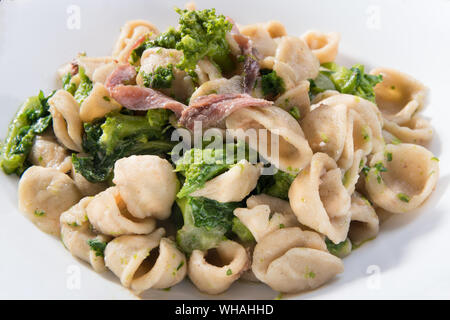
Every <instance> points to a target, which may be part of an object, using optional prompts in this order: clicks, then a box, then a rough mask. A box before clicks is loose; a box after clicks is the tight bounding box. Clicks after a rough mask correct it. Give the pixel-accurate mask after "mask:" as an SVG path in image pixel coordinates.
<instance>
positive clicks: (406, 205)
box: [365, 143, 439, 213]
mask: <svg viewBox="0 0 450 320" xmlns="http://www.w3.org/2000/svg"><path fill="white" fill-rule="evenodd" d="M370 167H371V169H370V171H369V172H368V174H367V179H366V183H365V186H366V189H367V192H368V194H369V197H370V199H371V200H372V201H373V202H374V203H375V204H376V205H377V206H379V207H381V208H383V209H385V210H387V211H389V212H393V213H404V212H408V211H411V210H413V209H415V208H417V207H419V206H420V205H421V204H422V203H423V202H424V201H425V200H426V199H427V198H428V197H429V195H430V194H431V192H432V191H433V189H434V188H435V187H436V183H437V180H438V176H439V163H438V161H437V159H436V158H435V157H434V156H433V154H432V153H431V152H430V151H428V150H427V149H425V148H424V147H422V146H418V145H414V144H406V143H405V144H399V145H393V144H388V145H387V146H386V150H385V151H384V152H379V153H376V154H374V155H373V157H372V159H371V161H370Z"/></svg>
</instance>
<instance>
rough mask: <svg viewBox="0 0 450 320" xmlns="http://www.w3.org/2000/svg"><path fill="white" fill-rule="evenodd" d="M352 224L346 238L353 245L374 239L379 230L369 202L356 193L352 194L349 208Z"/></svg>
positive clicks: (376, 218) (373, 210)
mask: <svg viewBox="0 0 450 320" xmlns="http://www.w3.org/2000/svg"><path fill="white" fill-rule="evenodd" d="M350 212H351V216H352V222H351V223H350V230H349V231H348V237H349V238H350V240H351V241H352V244H353V245H359V244H361V243H362V242H364V241H366V240H369V239H372V238H374V237H376V235H377V234H378V229H379V221H378V216H377V214H376V212H375V209H374V208H373V207H372V206H371V204H370V202H369V200H367V199H366V198H364V197H363V196H362V195H361V194H359V193H358V192H355V193H354V194H352V205H351V207H350Z"/></svg>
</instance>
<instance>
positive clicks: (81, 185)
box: [70, 164, 108, 197]
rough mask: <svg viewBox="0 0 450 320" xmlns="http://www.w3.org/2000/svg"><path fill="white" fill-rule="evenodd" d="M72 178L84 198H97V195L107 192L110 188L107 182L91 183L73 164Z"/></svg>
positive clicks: (71, 169)
mask: <svg viewBox="0 0 450 320" xmlns="http://www.w3.org/2000/svg"><path fill="white" fill-rule="evenodd" d="M70 176H71V177H72V179H73V181H74V182H75V185H76V186H77V188H78V190H80V193H81V195H82V196H83V197H89V196H95V195H96V194H98V193H100V192H102V191H105V190H106V189H107V188H108V184H107V183H106V182H99V183H92V182H89V181H88V180H87V179H86V178H85V177H83V176H82V175H81V174H80V173H78V172H76V170H75V167H74V166H73V164H72V166H71V168H70Z"/></svg>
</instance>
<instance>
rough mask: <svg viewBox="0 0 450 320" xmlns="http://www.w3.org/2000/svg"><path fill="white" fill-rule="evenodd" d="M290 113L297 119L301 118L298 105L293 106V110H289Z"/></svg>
mask: <svg viewBox="0 0 450 320" xmlns="http://www.w3.org/2000/svg"><path fill="white" fill-rule="evenodd" d="M289 114H290V115H291V116H293V117H294V118H295V119H297V120H299V119H300V110H299V109H298V107H293V108H292V109H291V110H289Z"/></svg>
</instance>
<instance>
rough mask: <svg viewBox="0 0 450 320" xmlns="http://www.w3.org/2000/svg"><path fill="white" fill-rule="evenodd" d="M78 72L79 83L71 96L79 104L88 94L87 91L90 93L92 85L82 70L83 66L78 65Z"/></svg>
mask: <svg viewBox="0 0 450 320" xmlns="http://www.w3.org/2000/svg"><path fill="white" fill-rule="evenodd" d="M78 73H79V74H80V84H79V85H78V88H77V90H76V91H75V93H74V95H73V96H74V98H75V100H77V102H78V103H79V104H81V103H82V102H83V101H84V100H85V99H86V98H87V97H88V96H89V93H91V91H92V88H93V85H92V81H91V80H90V79H89V77H88V76H87V75H86V73H85V72H84V68H82V67H78Z"/></svg>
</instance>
